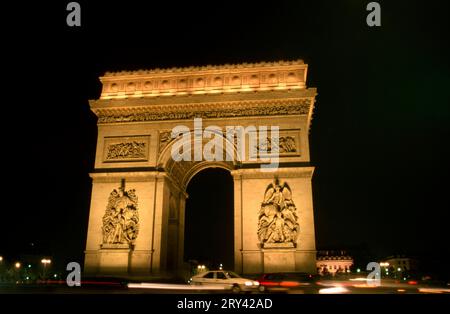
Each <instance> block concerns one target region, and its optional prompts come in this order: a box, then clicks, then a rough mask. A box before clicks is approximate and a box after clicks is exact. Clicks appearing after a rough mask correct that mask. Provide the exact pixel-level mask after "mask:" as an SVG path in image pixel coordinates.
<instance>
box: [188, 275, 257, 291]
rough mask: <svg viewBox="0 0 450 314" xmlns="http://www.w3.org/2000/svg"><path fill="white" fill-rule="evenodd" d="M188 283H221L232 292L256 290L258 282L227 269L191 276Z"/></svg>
mask: <svg viewBox="0 0 450 314" xmlns="http://www.w3.org/2000/svg"><path fill="white" fill-rule="evenodd" d="M189 283H190V284H191V285H221V286H223V288H224V289H229V290H231V291H232V292H234V293H239V292H241V291H248V292H250V291H257V290H258V287H259V282H258V281H255V280H252V279H246V278H242V277H241V276H239V275H238V274H236V273H234V272H232V271H227V270H212V271H206V272H203V273H200V274H198V275H195V276H193V277H192V278H191V279H190V280H189Z"/></svg>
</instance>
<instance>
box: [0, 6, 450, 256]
mask: <svg viewBox="0 0 450 314" xmlns="http://www.w3.org/2000/svg"><path fill="white" fill-rule="evenodd" d="M68 2H69V1H60V3H59V4H57V3H46V2H42V1H39V2H30V3H29V4H26V5H25V4H24V3H22V2H20V3H18V4H17V5H16V7H14V8H12V7H3V9H2V11H3V14H2V19H3V20H2V22H3V23H4V24H5V26H3V28H2V29H3V32H4V33H5V34H4V36H2V37H3V39H2V59H3V60H2V61H3V62H2V63H3V66H2V70H3V71H2V75H3V80H2V82H3V83H2V87H3V88H2V105H3V107H2V110H3V111H2V112H3V115H2V116H3V124H2V140H3V145H2V157H3V158H2V159H3V180H2V181H3V185H2V186H3V188H2V189H3V196H4V199H7V201H5V202H3V206H2V209H1V211H2V214H1V216H0V221H1V227H0V254H1V255H3V256H5V257H7V256H17V255H20V254H22V253H25V252H27V253H28V252H34V253H39V254H44V253H45V254H51V255H53V256H54V259H55V260H57V261H60V262H61V263H62V262H65V261H80V262H81V261H82V259H83V250H84V246H85V241H86V230H87V221H88V213H89V203H90V193H91V185H90V179H89V176H88V173H89V172H91V171H93V165H94V154H95V145H96V137H97V131H96V117H95V116H94V115H93V114H92V113H91V112H90V109H89V105H88V99H96V98H98V97H99V95H100V87H101V85H100V82H99V80H98V77H99V76H101V75H102V74H103V73H104V72H105V71H114V70H135V69H151V68H156V67H158V68H163V67H173V66H180V67H181V66H190V65H207V64H223V63H239V62H258V61H276V60H293V59H299V58H301V59H303V60H304V61H305V62H306V63H308V64H309V71H308V81H307V85H308V86H309V87H317V89H318V96H317V102H316V109H315V112H314V117H313V121H312V127H311V133H310V143H311V164H312V165H314V166H315V167H316V171H315V175H314V178H313V192H314V210H315V224H316V239H317V246H318V248H319V249H327V248H344V249H345V248H367V249H368V250H370V251H371V252H372V253H373V254H374V256H379V257H382V256H386V255H390V254H394V253H405V254H414V255H419V256H427V257H433V258H436V259H441V260H444V259H445V258H448V256H449V248H448V247H449V246H448V240H449V232H448V224H449V214H448V212H449V208H450V206H449V205H448V202H449V192H448V191H449V184H448V182H449V174H450V171H449V164H448V160H449V158H448V157H449V139H448V138H449V122H450V119H449V118H450V99H449V93H448V90H449V86H450V71H449V70H450V69H449V68H450V66H449V65H450V63H449V55H450V54H449V49H448V48H449V47H448V41H449V40H448V38H449V36H448V35H449V34H446V30H448V29H450V27H449V26H450V25H449V19H448V17H447V15H448V12H449V8H448V2H447V1H441V2H437V1H421V2H414V1H395V4H394V3H393V2H394V1H379V2H380V3H381V8H382V26H381V27H380V28H370V27H368V26H367V25H366V22H365V21H366V15H367V11H366V9H365V6H366V4H367V3H368V2H369V1H356V0H355V1H291V2H284V1H275V2H268V3H266V2H263V1H255V2H245V3H243V1H236V2H233V1H226V2H216V1H208V2H204V3H202V2H198V1H182V2H179V3H178V2H169V1H164V2H163V4H157V3H158V1H145V3H147V5H143V4H142V3H141V2H140V1H125V2H124V1H121V2H118V3H112V2H111V1H104V2H97V1H96V3H97V4H95V5H94V4H93V3H92V1H89V2H88V1H79V2H80V4H81V8H82V26H81V28H69V27H67V26H66V24H65V19H66V14H67V12H66V11H65V6H66V4H67V3H68ZM143 2H144V1H143ZM200 179H201V178H199V180H200ZM203 179H204V178H203ZM206 186H212V185H206ZM193 193H196V192H195V191H194V192H193ZM203 193H205V194H207V193H208V191H207V190H203ZM298 206H301V205H300V204H298ZM194 220H195V221H197V223H198V224H199V226H201V225H202V224H204V223H205V222H204V221H203V220H201V219H197V220H196V219H194Z"/></svg>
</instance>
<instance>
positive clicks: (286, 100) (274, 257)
mask: <svg viewBox="0 0 450 314" xmlns="http://www.w3.org/2000/svg"><path fill="white" fill-rule="evenodd" d="M306 75H307V65H306V64H304V63H303V62H302V61H301V60H299V61H291V62H283V61H282V62H273V63H272V62H271V63H265V62H263V63H256V64H245V63H244V64H238V65H224V66H204V67H188V68H174V69H155V70H150V71H132V72H117V73H106V74H105V75H104V76H103V77H101V78H100V80H101V82H102V83H103V89H102V93H101V96H100V99H98V100H91V101H90V105H91V109H92V111H93V112H94V113H95V114H96V115H97V117H98V141H97V152H96V158H95V170H94V172H93V173H91V178H92V180H93V187H92V199H91V208H90V215H89V226H88V235H87V244H86V251H85V272H86V273H94V274H125V273H127V274H150V273H162V272H166V271H167V272H175V271H177V270H180V269H182V268H183V248H184V212H185V202H186V198H187V197H188V195H187V194H186V187H187V185H188V183H189V181H190V180H191V178H192V177H193V176H194V175H195V174H196V173H198V172H199V171H201V170H203V169H205V168H209V167H220V168H223V169H226V170H228V171H230V173H231V174H232V176H233V178H234V198H235V199H234V260H235V271H237V272H239V273H245V274H248V273H260V272H274V271H305V272H315V271H316V260H315V256H316V248H315V234H314V216H313V204H312V190H311V177H312V175H313V171H314V167H312V166H310V164H309V162H310V157H309V143H308V133H309V128H310V123H311V117H312V112H313V108H314V102H315V96H316V89H314V88H306ZM200 118H201V122H202V130H200V131H203V130H206V129H207V128H208V127H209V126H212V125H214V126H215V128H216V130H217V129H218V131H219V132H218V134H219V133H220V130H224V133H225V129H226V128H227V127H228V126H230V125H233V126H242V128H245V131H246V133H244V134H245V137H244V141H242V142H235V141H234V137H226V136H223V138H222V140H223V143H225V144H226V145H225V144H224V147H223V156H226V158H223V159H224V160H210V159H209V160H207V159H201V160H199V159H198V158H193V160H190V161H186V160H181V161H177V160H175V159H174V158H173V150H174V145H177V144H176V143H177V142H179V141H181V140H182V139H181V138H180V137H179V136H177V135H174V136H172V132H173V130H174V128H175V127H177V126H180V125H183V126H185V127H186V128H188V129H190V130H193V131H192V135H193V140H192V143H189V147H195V145H196V144H203V145H204V144H207V142H208V141H209V137H208V136H206V137H202V136H200V138H199V137H198V136H197V137H196V134H195V132H196V121H197V122H198V119H200ZM261 126H267V127H268V128H269V129H270V128H271V127H272V126H277V127H279V136H278V140H276V141H274V140H273V139H272V138H271V137H269V136H267V137H266V136H264V138H263V137H262V135H261V133H257V132H255V130H258V128H260V127H261ZM252 127H253V128H252ZM197 128H198V127H197ZM247 131H248V132H247ZM255 134H256V135H255ZM258 134H259V135H258ZM254 136H256V137H259V138H258V142H257V143H258V145H253V144H252V143H253V142H252V141H251V139H252V138H255V137H254ZM191 144H192V146H191ZM239 145H240V146H239ZM252 145H253V147H251V146H252ZM206 146H207V145H206ZM206 146H205V147H206ZM225 146H226V147H227V148H225ZM271 151H276V152H278V155H279V160H278V167H276V168H274V169H271V171H263V169H262V167H261V165H264V164H267V159H264V158H263V157H264V154H263V153H271ZM192 152H194V149H192ZM242 152H244V153H242ZM188 153H189V154H190V153H191V151H189V152H188ZM213 153H214V154H215V153H217V147H216V148H215V151H214V152H213ZM220 153H222V152H220ZM194 154H195V152H194Z"/></svg>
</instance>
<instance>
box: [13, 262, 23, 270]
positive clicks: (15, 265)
mask: <svg viewBox="0 0 450 314" xmlns="http://www.w3.org/2000/svg"><path fill="white" fill-rule="evenodd" d="M21 266H22V264H20V263H19V262H16V263H15V264H14V267H16V268H17V269H19V268H20V267H21Z"/></svg>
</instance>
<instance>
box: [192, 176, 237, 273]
mask: <svg viewBox="0 0 450 314" xmlns="http://www.w3.org/2000/svg"><path fill="white" fill-rule="evenodd" d="M233 192H234V190H233V177H232V176H231V174H230V172H229V171H228V170H225V169H222V168H207V169H204V170H202V171H200V172H198V173H197V174H196V175H194V177H193V178H192V179H191V180H190V182H189V184H188V186H187V194H188V195H189V197H188V199H187V200H186V210H185V234H184V260H185V261H186V262H189V261H198V262H199V263H202V264H206V265H208V267H211V268H218V267H219V265H220V264H223V267H224V268H225V269H234V195H233Z"/></svg>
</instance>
